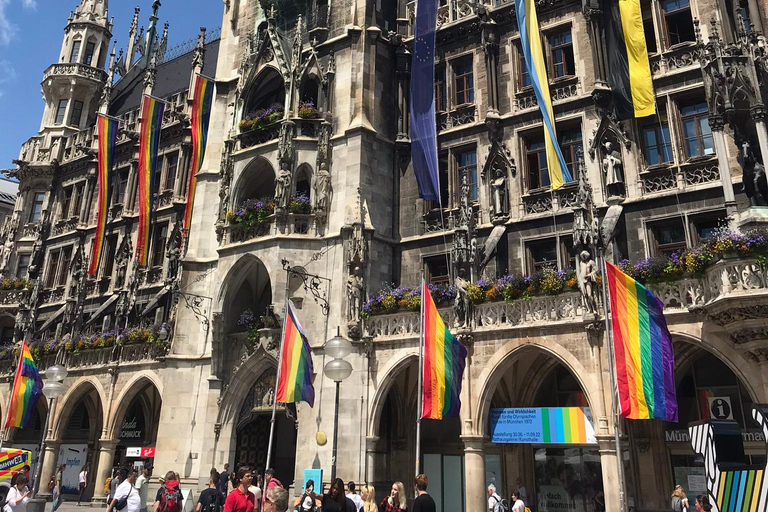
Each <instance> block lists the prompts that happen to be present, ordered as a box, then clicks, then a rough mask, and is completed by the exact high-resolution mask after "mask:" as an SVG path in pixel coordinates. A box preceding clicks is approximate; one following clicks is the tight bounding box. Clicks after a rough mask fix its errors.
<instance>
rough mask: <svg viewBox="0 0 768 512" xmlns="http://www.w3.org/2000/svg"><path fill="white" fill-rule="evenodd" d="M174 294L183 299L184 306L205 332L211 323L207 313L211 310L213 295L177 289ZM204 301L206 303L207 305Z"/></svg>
mask: <svg viewBox="0 0 768 512" xmlns="http://www.w3.org/2000/svg"><path fill="white" fill-rule="evenodd" d="M176 295H177V296H180V297H181V298H182V299H184V306H185V307H186V308H187V309H188V310H190V311H192V314H193V315H195V318H196V319H197V321H198V322H200V325H201V326H202V327H203V328H204V329H205V330H206V332H207V331H208V327H209V325H210V323H211V320H210V318H209V315H210V312H211V305H212V304H213V297H206V296H205V295H196V294H194V293H186V292H179V291H177V292H176ZM206 302H207V303H208V304H207V305H206Z"/></svg>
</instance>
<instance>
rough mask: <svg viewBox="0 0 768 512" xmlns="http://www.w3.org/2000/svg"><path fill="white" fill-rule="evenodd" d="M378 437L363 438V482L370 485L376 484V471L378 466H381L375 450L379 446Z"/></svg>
mask: <svg viewBox="0 0 768 512" xmlns="http://www.w3.org/2000/svg"><path fill="white" fill-rule="evenodd" d="M379 440H380V438H379V436H370V437H366V438H365V481H366V482H369V483H371V484H374V482H378V480H376V479H377V478H378V477H379V476H380V474H379V472H378V471H377V469H378V467H377V466H378V465H381V455H382V453H380V452H379V450H378V449H377V448H378V446H379Z"/></svg>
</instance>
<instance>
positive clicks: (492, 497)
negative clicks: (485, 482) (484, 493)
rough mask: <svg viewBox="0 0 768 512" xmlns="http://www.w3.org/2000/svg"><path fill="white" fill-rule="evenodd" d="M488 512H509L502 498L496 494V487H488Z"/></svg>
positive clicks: (491, 485)
mask: <svg viewBox="0 0 768 512" xmlns="http://www.w3.org/2000/svg"><path fill="white" fill-rule="evenodd" d="M488 512H507V507H506V506H505V505H504V503H503V502H502V500H501V496H499V495H498V494H496V486H495V485H493V484H490V485H489V486H488Z"/></svg>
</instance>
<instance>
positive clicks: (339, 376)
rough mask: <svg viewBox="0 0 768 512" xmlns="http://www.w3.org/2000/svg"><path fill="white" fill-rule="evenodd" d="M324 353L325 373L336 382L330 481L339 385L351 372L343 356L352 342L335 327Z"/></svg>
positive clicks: (334, 459) (334, 463) (333, 465)
mask: <svg viewBox="0 0 768 512" xmlns="http://www.w3.org/2000/svg"><path fill="white" fill-rule="evenodd" d="M323 349H324V350H325V353H326V354H328V355H329V356H330V357H332V358H333V359H331V360H330V361H328V362H327V363H325V368H324V371H325V374H326V375H327V376H328V378H330V379H331V380H333V381H334V382H335V383H336V405H335V407H334V410H333V457H332V458H331V482H333V481H334V480H335V479H336V449H337V447H338V439H339V385H340V384H341V381H343V380H344V379H346V378H347V377H349V376H350V374H351V373H352V365H351V364H350V363H349V361H346V360H345V359H344V358H345V357H347V356H348V355H349V354H350V353H351V352H352V344H351V343H350V342H349V340H347V339H346V338H344V337H343V336H342V335H341V328H339V327H337V328H336V336H334V337H333V338H331V339H330V340H328V341H326V342H325V346H324V347H323Z"/></svg>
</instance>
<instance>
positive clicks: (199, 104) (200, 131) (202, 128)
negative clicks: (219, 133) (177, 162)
mask: <svg viewBox="0 0 768 512" xmlns="http://www.w3.org/2000/svg"><path fill="white" fill-rule="evenodd" d="M213 86H214V82H213V80H211V79H209V78H205V77H204V76H202V75H196V76H195V85H194V96H193V97H192V120H191V124H192V159H191V162H190V166H189V183H188V186H187V207H186V210H185V211H184V238H186V237H187V236H188V235H189V226H190V224H191V223H192V208H193V206H194V204H195V191H196V189H197V173H198V172H199V171H200V169H201V168H202V167H203V160H204V159H205V146H206V143H207V142H208V126H209V125H210V122H211V108H212V106H213Z"/></svg>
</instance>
